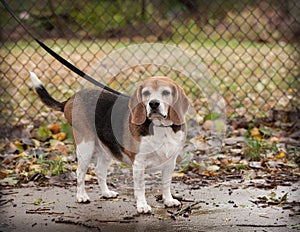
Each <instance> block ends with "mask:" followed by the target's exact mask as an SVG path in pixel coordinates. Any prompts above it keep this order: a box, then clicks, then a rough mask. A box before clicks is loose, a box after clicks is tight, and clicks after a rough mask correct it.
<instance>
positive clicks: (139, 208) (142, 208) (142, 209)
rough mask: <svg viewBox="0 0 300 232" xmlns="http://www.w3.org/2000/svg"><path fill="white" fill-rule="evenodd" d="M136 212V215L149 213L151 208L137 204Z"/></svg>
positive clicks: (145, 204)
mask: <svg viewBox="0 0 300 232" xmlns="http://www.w3.org/2000/svg"><path fill="white" fill-rule="evenodd" d="M137 211H138V213H151V206H150V205H148V204H147V203H146V202H145V203H138V204H137Z"/></svg>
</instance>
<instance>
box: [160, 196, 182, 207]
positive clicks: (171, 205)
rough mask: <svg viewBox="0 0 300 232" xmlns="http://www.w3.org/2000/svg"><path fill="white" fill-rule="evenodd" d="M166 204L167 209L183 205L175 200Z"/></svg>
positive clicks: (167, 200)
mask: <svg viewBox="0 0 300 232" xmlns="http://www.w3.org/2000/svg"><path fill="white" fill-rule="evenodd" d="M164 204H165V206H166V207H178V206H180V205H181V203H180V201H178V200H176V199H173V198H172V199H166V200H164Z"/></svg>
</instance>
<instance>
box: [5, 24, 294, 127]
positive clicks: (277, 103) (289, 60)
mask: <svg viewBox="0 0 300 232" xmlns="http://www.w3.org/2000/svg"><path fill="white" fill-rule="evenodd" d="M178 30H179V31H180V30H183V31H182V33H186V31H184V30H186V29H184V28H179V29H178ZM193 30H197V28H194V29H193ZM181 39H182V38H181ZM177 40H178V41H179V37H178V38H176V37H175V36H174V38H172V40H169V41H166V43H167V44H168V43H169V44H174V43H175V44H176V41H177ZM44 42H45V43H46V44H47V45H48V46H49V47H51V48H52V49H53V50H54V51H56V52H57V53H58V54H60V55H61V56H63V57H64V58H66V59H67V60H69V61H70V62H71V63H73V64H74V65H75V66H77V67H78V68H80V69H82V70H83V71H85V72H87V73H90V71H91V67H93V66H95V65H96V64H97V62H99V61H100V60H101V59H103V57H105V55H106V54H108V53H109V52H111V51H113V50H114V49H119V48H123V47H126V46H128V45H130V44H133V43H130V42H129V41H126V40H124V41H121V42H120V41H116V40H109V41H106V40H96V41H90V40H82V41H79V40H69V41H68V40H65V39H58V40H57V41H54V40H50V39H49V40H45V41H44ZM176 45H178V46H179V47H181V48H183V49H188V50H189V51H190V53H191V56H192V54H193V53H195V54H196V55H197V56H199V57H200V59H202V62H203V64H204V65H205V66H206V67H207V68H208V71H209V73H210V74H211V80H212V81H213V82H215V84H216V85H217V87H218V88H219V90H220V93H221V94H222V96H223V97H224V99H225V101H226V103H227V113H228V116H234V115H237V114H244V113H247V114H248V115H249V116H254V117H257V116H263V115H264V114H266V113H267V112H268V111H269V110H270V109H271V108H273V107H279V108H284V109H287V107H288V106H289V103H290V98H292V99H293V100H296V101H295V102H297V101H298V100H299V99H298V100H297V99H294V95H295V93H296V91H297V89H296V88H297V86H298V85H299V83H298V82H299V80H297V79H296V77H295V76H296V74H297V73H298V72H299V66H297V63H296V58H297V57H298V56H299V48H298V47H297V46H296V45H293V44H284V43H277V44H275V43H274V44H263V43H256V42H247V41H243V42H241V41H238V40H237V39H223V38H220V37H213V36H212V37H211V38H207V37H204V36H201V33H200V36H199V37H197V38H196V39H195V38H194V37H192V36H187V37H186V38H185V40H184V41H183V40H181V42H180V43H179V44H176ZM297 49H298V50H297ZM0 56H1V57H2V58H3V59H4V60H5V61H6V62H5V63H3V64H2V65H1V69H2V74H0V75H1V78H2V83H4V82H5V86H6V92H8V93H6V94H4V95H2V96H1V102H2V104H4V105H6V106H7V107H8V109H12V110H13V111H14V112H15V114H14V115H15V116H17V117H19V118H34V117H35V116H36V114H37V112H39V111H40V109H41V107H42V104H41V103H40V101H39V100H38V99H37V98H36V96H35V94H34V93H33V92H32V91H30V85H31V83H30V82H29V80H28V70H32V71H35V72H36V73H37V75H38V76H39V77H40V78H41V80H42V81H43V82H44V83H45V85H46V86H47V88H48V89H49V92H50V93H51V94H53V95H54V97H55V98H57V99H58V100H65V99H67V98H68V97H70V96H71V95H72V94H73V93H74V92H75V91H78V90H79V89H81V88H83V86H82V85H83V84H84V83H85V81H83V80H82V79H81V78H80V77H78V76H77V75H76V74H74V73H72V72H71V71H68V70H67V69H66V68H65V67H63V66H62V65H61V64H60V63H59V62H57V61H55V60H54V59H53V58H52V57H51V56H50V55H49V54H47V53H46V52H45V51H43V50H42V48H40V47H39V45H38V44H37V43H36V42H34V41H31V42H24V41H19V42H17V43H12V42H9V43H5V44H3V46H2V47H1V48H0ZM113 65H114V64H113V62H112V66H113ZM130 71H131V72H130ZM163 72H165V71H163ZM158 73H159V74H161V72H158ZM162 74H163V73H162ZM90 75H92V76H93V75H95V74H94V73H93V74H90ZM96 75H97V76H96V78H98V77H99V78H100V77H101V75H102V74H101V73H96ZM147 75H150V73H149V72H148V71H147V68H145V70H144V71H143V73H141V72H140V70H138V69H137V68H132V70H128V72H124V73H122V74H120V75H118V77H117V78H116V79H115V80H114V81H112V82H110V84H111V86H112V87H115V88H117V89H120V90H122V91H125V92H126V91H128V90H129V89H132V86H133V84H134V83H136V82H138V81H139V80H140V79H141V77H146V76H147ZM170 75H173V76H174V75H175V77H176V76H177V80H178V81H179V82H181V83H180V84H181V85H182V86H183V88H184V89H185V90H186V91H187V92H188V94H189V95H190V96H192V99H193V100H195V99H196V100H197V99H200V98H203V97H202V96H201V92H199V90H198V89H197V88H196V89H195V85H194V84H193V83H192V82H191V83H190V82H189V81H182V80H184V78H183V77H182V75H180V74H179V75H178V74H176V73H174V72H173V73H172V72H171V73H170ZM3 78H4V79H3ZM99 78H98V80H99ZM175 79H176V78H175ZM3 80H4V82H3ZM117 82H119V83H117ZM201 84H203V83H201ZM201 84H200V85H201ZM3 86H4V85H3ZM202 87H204V88H206V87H205V86H202ZM198 104H199V105H201V104H200V103H198ZM205 104H206V103H205V102H202V105H204V106H205ZM20 105H21V107H20ZM6 110H7V109H6ZM6 110H4V117H9V116H8V115H9V113H10V112H8V114H7V113H6ZM8 111H9V110H8ZM42 111H47V112H49V110H48V109H46V108H44V107H43V108H42ZM51 115H52V116H53V117H52V118H56V117H57V115H56V113H52V114H51ZM2 116H3V113H2ZM13 121H17V119H13Z"/></svg>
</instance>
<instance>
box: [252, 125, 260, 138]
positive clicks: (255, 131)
mask: <svg viewBox="0 0 300 232" xmlns="http://www.w3.org/2000/svg"><path fill="white" fill-rule="evenodd" d="M250 135H251V136H252V137H253V138H254V139H256V140H261V135H260V132H259V129H258V128H257V127H254V128H252V129H251V130H250Z"/></svg>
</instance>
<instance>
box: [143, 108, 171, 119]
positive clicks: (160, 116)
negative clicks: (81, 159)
mask: <svg viewBox="0 0 300 232" xmlns="http://www.w3.org/2000/svg"><path fill="white" fill-rule="evenodd" d="M148 118H149V119H155V118H156V119H166V118H167V115H164V114H162V113H161V112H158V111H156V110H152V111H151V112H150V114H149V115H148Z"/></svg>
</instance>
